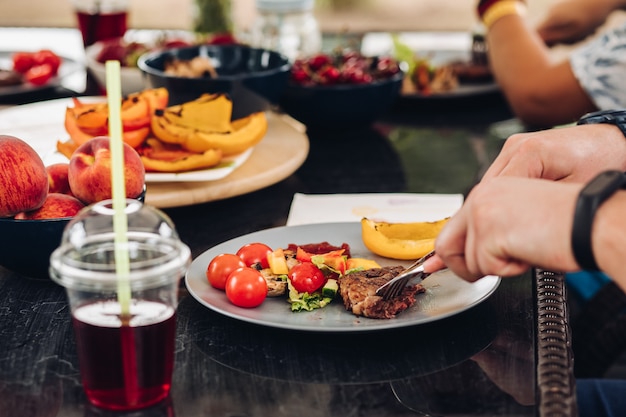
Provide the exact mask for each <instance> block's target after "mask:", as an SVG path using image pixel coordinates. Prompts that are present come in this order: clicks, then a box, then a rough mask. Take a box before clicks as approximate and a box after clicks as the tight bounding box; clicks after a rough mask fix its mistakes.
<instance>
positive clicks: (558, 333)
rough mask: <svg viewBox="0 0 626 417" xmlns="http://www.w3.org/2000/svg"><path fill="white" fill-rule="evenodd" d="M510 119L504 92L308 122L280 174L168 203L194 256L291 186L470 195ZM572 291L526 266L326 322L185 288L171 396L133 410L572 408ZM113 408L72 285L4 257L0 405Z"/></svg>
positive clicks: (286, 412) (81, 410) (334, 412)
mask: <svg viewBox="0 0 626 417" xmlns="http://www.w3.org/2000/svg"><path fill="white" fill-rule="evenodd" d="M69 94H72V93H71V92H68V91H66V90H55V91H53V92H50V91H49V92H46V94H45V97H44V96H41V97H29V98H28V100H29V101H34V100H41V99H47V98H57V97H63V96H67V95H69ZM8 104H16V103H8ZM0 117H2V113H1V112H0ZM510 117H511V116H510V113H509V112H508V107H507V106H506V104H505V103H504V101H503V99H502V97H501V96H500V95H499V94H498V93H490V94H486V95H484V96H479V97H473V98H471V99H458V100H446V101H441V102H415V101H413V102H412V101H410V100H409V101H406V100H405V101H403V102H399V103H398V104H397V105H396V106H395V107H394V108H393V109H392V110H391V111H390V112H389V114H387V115H385V116H384V117H383V118H382V119H381V120H379V121H378V122H377V123H376V124H374V125H373V126H360V127H354V128H352V129H349V130H342V131H336V130H325V129H309V131H308V133H307V134H308V137H309V140H310V153H309V156H308V158H307V159H306V161H305V162H304V164H303V165H302V166H301V167H300V168H299V169H298V170H297V171H296V172H295V173H294V174H293V175H291V176H290V177H289V178H287V179H286V180H284V181H281V182H279V183H277V184H274V185H272V186H270V187H267V188H264V189H261V190H259V191H256V192H253V193H250V194H246V195H242V196H239V197H234V198H231V199H227V200H221V201H213V202H209V203H204V204H198V205H193V206H185V207H177V208H170V209H165V210H164V211H165V212H166V213H167V214H168V215H169V216H170V217H171V218H172V219H173V220H174V222H175V224H176V226H177V228H178V231H179V233H180V236H181V238H182V240H183V241H185V243H187V244H188V245H189V246H190V247H191V249H192V254H193V256H194V257H196V256H198V255H199V254H201V253H202V252H204V251H205V250H207V249H208V248H210V247H212V246H214V245H216V244H218V243H220V242H223V241H225V240H228V239H231V238H234V237H237V236H240V235H243V234H246V233H250V232H253V231H256V230H261V229H266V228H270V227H275V226H282V225H284V224H285V222H286V219H287V215H288V212H289V207H290V203H291V200H292V197H293V194H294V193H295V192H300V193H320V194H322V193H323V194H328V193H366V192H367V193H371V192H374V193H375V192H385V193H389V192H428V193H467V192H468V191H469V189H470V188H471V187H472V186H473V185H474V184H475V183H476V181H478V180H479V179H480V177H481V175H482V173H483V172H484V170H485V168H486V167H487V166H488V164H489V163H490V162H491V161H492V160H493V158H494V157H495V156H496V155H497V153H498V151H499V149H500V147H501V145H502V141H503V139H504V138H505V137H506V136H507V135H508V134H510V133H513V131H515V130H516V129H518V128H519V126H518V125H517V124H516V123H515V121H514V120H512V119H510ZM0 239H10V237H9V236H1V237H0ZM564 291H565V290H564V287H563V280H562V277H561V276H558V275H555V274H552V273H549V272H544V271H533V272H532V273H528V274H525V275H523V276H520V277H516V278H509V279H505V280H503V281H502V283H501V285H500V286H499V287H498V289H497V290H496V291H495V293H494V294H493V295H492V296H491V297H490V298H488V299H487V300H486V301H484V302H482V303H480V304H478V305H477V306H475V307H473V308H471V309H469V310H467V311H464V312H462V313H459V314H456V315H453V316H451V317H448V318H445V319H442V320H437V321H434V322H430V323H427V324H421V325H419V326H412V327H405V328H401V329H390V330H384V331H377V332H372V333H357V334H354V333H351V334H337V333H333V334H330V333H328V334H327V333H320V332H306V331H293V330H282V329H275V328H268V327H264V326H259V325H254V324H248V323H244V322H241V321H238V320H235V319H232V318H229V317H225V316H222V315H220V314H218V313H216V312H213V311H211V310H209V309H207V308H206V307H204V306H202V305H201V304H199V303H198V302H197V301H196V300H195V299H193V298H192V297H191V296H189V295H188V294H187V293H186V291H185V288H184V286H182V287H181V297H180V304H179V308H178V313H179V314H178V331H177V340H176V368H175V373H174V381H173V387H172V392H171V397H170V398H169V399H168V400H167V401H165V402H164V403H162V404H160V405H158V406H155V407H153V408H150V409H147V410H144V411H141V412H134V413H129V414H128V415H132V416H163V417H165V416H167V417H170V416H178V417H196V416H224V417H235V416H237V417H243V416H270V415H271V416H294V415H300V416H304V417H315V416H342V417H343V416H394V417H399V416H415V415H419V416H575V415H576V407H575V390H574V380H573V370H572V357H571V356H572V355H571V350H570V335H569V327H568V312H567V305H566V304H565V294H564ZM109 415H111V416H113V415H115V416H118V415H120V414H115V413H109V412H105V411H102V410H99V409H96V408H93V407H91V406H89V405H88V404H86V401H85V396H84V394H83V391H82V386H81V383H80V375H79V371H78V363H77V356H76V348H75V345H74V337H73V333H72V329H71V324H70V316H69V311H68V305H67V302H66V298H65V293H64V290H63V288H61V287H59V286H57V285H56V284H54V283H52V282H51V281H50V280H49V279H46V278H43V279H41V278H29V277H25V276H20V275H19V274H16V273H14V272H12V271H9V270H7V269H5V268H3V267H0V416H22V417H31V416H50V417H52V416H63V417H65V416H109Z"/></svg>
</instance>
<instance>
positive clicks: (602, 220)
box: [591, 191, 626, 278]
mask: <svg viewBox="0 0 626 417" xmlns="http://www.w3.org/2000/svg"><path fill="white" fill-rule="evenodd" d="M624 207H626V191H618V192H617V193H615V195H614V196H613V197H611V198H610V199H609V200H607V201H606V203H605V204H603V205H602V206H601V207H600V208H599V209H598V212H597V214H596V220H595V222H594V227H593V233H592V237H591V241H592V245H593V247H594V253H595V254H596V262H597V263H598V266H599V267H600V269H601V270H602V271H604V272H605V273H606V274H607V275H609V276H611V277H612V278H617V277H619V276H620V275H622V276H624V275H625V273H626V271H624V252H623V249H624V248H626V233H619V232H618V231H619V230H623V228H624V227H626V218H625V217H624Z"/></svg>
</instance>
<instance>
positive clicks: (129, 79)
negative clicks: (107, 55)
mask: <svg viewBox="0 0 626 417" xmlns="http://www.w3.org/2000/svg"><path fill="white" fill-rule="evenodd" d="M104 47H105V41H100V42H96V43H94V44H93V45H90V46H88V47H87V48H86V49H85V62H86V64H87V69H88V70H89V72H90V73H91V75H93V77H94V79H95V80H96V82H97V83H98V86H99V87H100V88H101V89H102V90H103V91H106V66H105V64H104V63H102V62H99V61H98V59H97V57H98V56H99V55H100V52H101V51H102V49H103V48H104ZM120 78H121V80H120V81H121V85H122V94H123V95H128V94H130V93H135V92H138V91H142V90H144V89H145V88H146V81H145V80H144V77H143V74H142V73H141V70H140V69H139V68H137V67H135V66H122V67H121V68H120Z"/></svg>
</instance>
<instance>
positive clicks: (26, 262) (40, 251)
mask: <svg viewBox="0 0 626 417" xmlns="http://www.w3.org/2000/svg"><path fill="white" fill-rule="evenodd" d="M70 220H71V218H63V219H46V220H14V219H3V218H0V231H1V232H0V233H1V234H2V238H1V239H0V265H2V266H4V267H5V268H7V269H9V270H11V271H15V272H18V273H20V274H22V275H26V276H29V277H34V278H47V277H48V276H49V275H48V266H49V265H50V255H51V254H52V252H53V251H54V250H55V249H56V248H57V247H58V246H59V243H61V236H62V235H63V229H64V228H65V226H66V225H67V224H68V223H69V221H70Z"/></svg>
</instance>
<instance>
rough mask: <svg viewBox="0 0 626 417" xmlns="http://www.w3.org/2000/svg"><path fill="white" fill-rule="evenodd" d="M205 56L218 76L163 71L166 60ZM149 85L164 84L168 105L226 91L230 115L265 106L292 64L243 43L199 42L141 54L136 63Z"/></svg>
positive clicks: (284, 81)
mask: <svg viewBox="0 0 626 417" xmlns="http://www.w3.org/2000/svg"><path fill="white" fill-rule="evenodd" d="M197 56H206V57H208V58H209V59H210V60H211V63H212V65H213V67H214V68H215V70H216V71H217V74H218V77H217V78H210V77H208V76H207V77H198V78H188V77H177V76H172V75H167V74H165V72H164V69H165V64H166V62H168V61H170V60H174V59H178V60H183V61H188V60H191V59H192V58H194V57H197ZM137 65H138V66H139V69H141V71H142V72H143V73H144V76H145V77H147V80H148V85H149V87H151V88H158V87H165V88H166V89H167V90H168V92H169V103H170V104H171V105H175V104H181V103H185V102H188V101H192V100H195V99H196V98H198V97H199V96H200V95H202V94H203V93H227V94H228V95H230V98H231V100H232V101H233V112H232V119H233V120H235V119H239V118H241V117H245V116H248V115H249V114H251V113H256V112H260V111H265V110H268V109H269V108H270V107H271V105H273V104H277V103H278V100H279V98H280V96H281V93H282V92H283V90H284V88H285V87H286V85H287V81H288V79H289V73H290V71H291V64H290V63H289V60H288V59H287V57H285V56H284V55H281V54H279V53H278V52H274V51H270V50H267V49H260V48H252V47H249V46H245V45H199V46H192V47H183V48H173V49H165V50H162V51H157V52H149V53H147V54H144V55H142V56H141V57H140V58H139V61H138V63H137Z"/></svg>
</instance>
